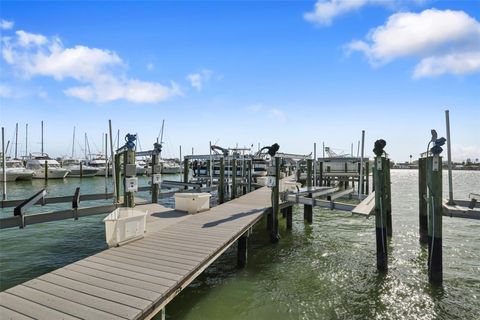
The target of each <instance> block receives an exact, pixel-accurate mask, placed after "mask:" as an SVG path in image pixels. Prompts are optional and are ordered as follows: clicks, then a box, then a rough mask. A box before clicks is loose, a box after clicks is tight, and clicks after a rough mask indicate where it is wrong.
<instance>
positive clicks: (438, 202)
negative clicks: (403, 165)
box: [427, 155, 443, 284]
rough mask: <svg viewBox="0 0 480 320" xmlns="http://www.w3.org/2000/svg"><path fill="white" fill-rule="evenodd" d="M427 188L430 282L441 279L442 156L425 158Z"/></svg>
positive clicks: (440, 280) (439, 281)
mask: <svg viewBox="0 0 480 320" xmlns="http://www.w3.org/2000/svg"><path fill="white" fill-rule="evenodd" d="M427 189H428V199H427V200H428V202H427V203H428V278H429V280H430V282H431V283H435V284H440V283H442V280H443V261H442V260H443V259H442V207H443V205H442V157H440V156H438V155H434V156H433V157H428V158H427Z"/></svg>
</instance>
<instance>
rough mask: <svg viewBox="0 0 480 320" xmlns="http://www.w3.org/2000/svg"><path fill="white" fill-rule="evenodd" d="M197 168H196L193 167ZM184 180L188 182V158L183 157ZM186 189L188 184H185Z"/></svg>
mask: <svg viewBox="0 0 480 320" xmlns="http://www.w3.org/2000/svg"><path fill="white" fill-rule="evenodd" d="M193 170H195V168H193ZM183 182H185V183H188V159H187V158H184V159H183ZM185 189H188V187H187V186H185Z"/></svg>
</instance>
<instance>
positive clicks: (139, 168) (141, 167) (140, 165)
mask: <svg viewBox="0 0 480 320" xmlns="http://www.w3.org/2000/svg"><path fill="white" fill-rule="evenodd" d="M135 165H136V174H137V176H143V175H146V174H147V172H148V165H147V163H146V162H145V161H143V160H136V161H135Z"/></svg>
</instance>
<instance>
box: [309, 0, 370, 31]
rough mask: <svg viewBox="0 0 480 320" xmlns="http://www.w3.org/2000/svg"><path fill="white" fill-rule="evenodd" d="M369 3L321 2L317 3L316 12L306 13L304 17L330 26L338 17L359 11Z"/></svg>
mask: <svg viewBox="0 0 480 320" xmlns="http://www.w3.org/2000/svg"><path fill="white" fill-rule="evenodd" d="M368 2H369V1H368V0H319V1H317V2H316V3H315V9H314V11H313V12H307V13H305V14H304V16H303V17H304V18H305V20H307V21H309V22H312V23H317V24H319V25H330V24H331V23H332V20H333V18H335V17H336V16H339V15H342V14H345V13H347V12H350V11H354V10H358V9H359V8H361V7H363V6H364V5H366V4H367V3H368ZM370 2H371V1H370Z"/></svg>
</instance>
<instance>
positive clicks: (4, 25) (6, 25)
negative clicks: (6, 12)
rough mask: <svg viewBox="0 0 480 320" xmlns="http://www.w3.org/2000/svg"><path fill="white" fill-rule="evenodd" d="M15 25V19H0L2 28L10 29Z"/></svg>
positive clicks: (0, 27)
mask: <svg viewBox="0 0 480 320" xmlns="http://www.w3.org/2000/svg"><path fill="white" fill-rule="evenodd" d="M13 25H14V22H13V21H8V20H4V19H2V20H1V21H0V29H2V30H10V29H12V28H13Z"/></svg>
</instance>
